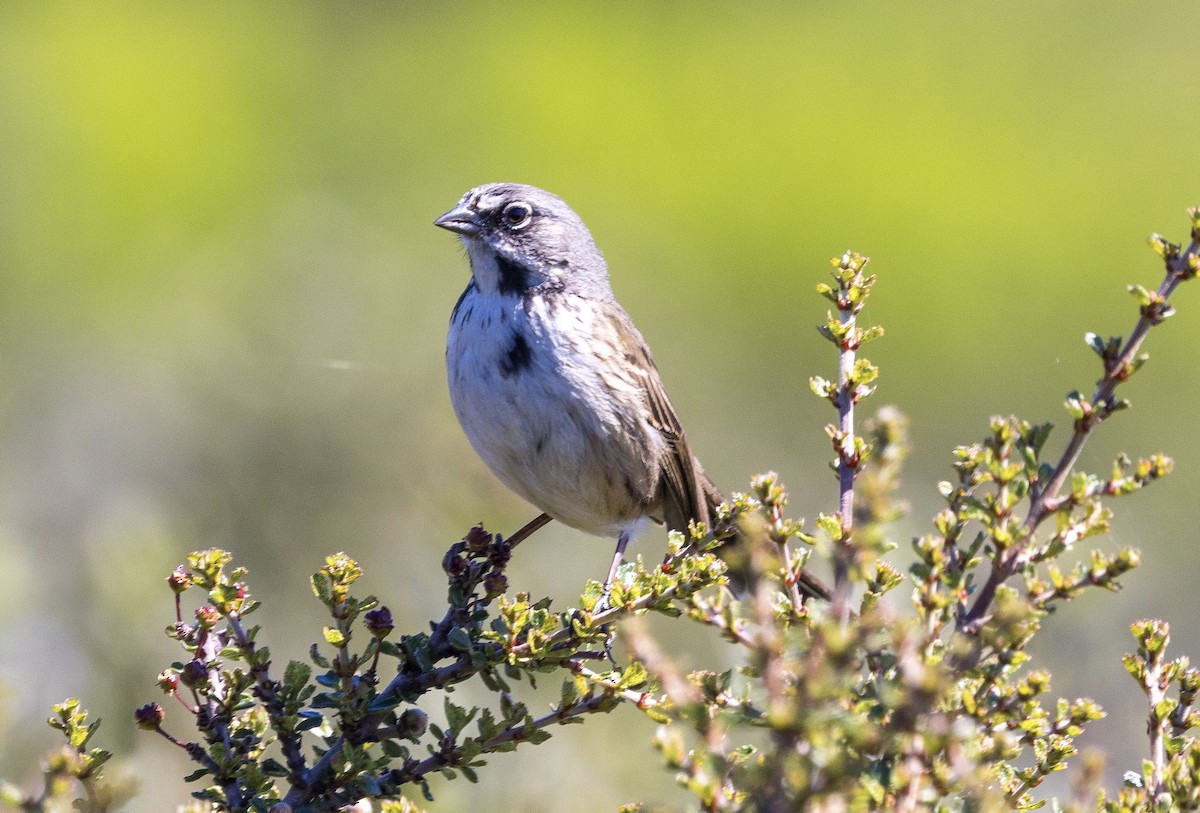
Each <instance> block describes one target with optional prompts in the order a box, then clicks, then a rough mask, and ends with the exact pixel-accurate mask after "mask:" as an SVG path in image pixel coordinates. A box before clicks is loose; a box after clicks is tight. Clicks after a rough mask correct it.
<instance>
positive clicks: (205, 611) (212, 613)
mask: <svg viewBox="0 0 1200 813" xmlns="http://www.w3.org/2000/svg"><path fill="white" fill-rule="evenodd" d="M220 620H221V613H220V612H219V611H218V610H217V608H216V607H214V606H212V605H211V604H205V605H204V606H203V607H197V608H196V621H197V622H199V624H200V627H201V628H202V629H212V628H213V627H215V626H216V625H217V622H218V621H220Z"/></svg>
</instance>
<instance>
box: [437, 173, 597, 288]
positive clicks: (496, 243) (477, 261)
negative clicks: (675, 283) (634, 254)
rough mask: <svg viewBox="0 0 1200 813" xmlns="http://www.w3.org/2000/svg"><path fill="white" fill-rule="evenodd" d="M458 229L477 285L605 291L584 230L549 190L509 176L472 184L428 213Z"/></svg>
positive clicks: (445, 225) (592, 243) (591, 242)
mask: <svg viewBox="0 0 1200 813" xmlns="http://www.w3.org/2000/svg"><path fill="white" fill-rule="evenodd" d="M434 225H437V226H441V227H442V228H443V229H448V230H449V231H452V232H454V233H456V234H458V235H459V236H460V237H461V238H462V241H463V245H465V246H466V248H467V254H468V256H469V257H470V258H471V272H472V274H474V276H475V284H476V285H477V286H478V287H479V290H480V291H481V292H483V293H492V292H499V293H503V294H515V295H518V296H520V295H523V294H525V293H526V292H527V291H530V290H532V289H540V290H557V291H566V292H568V293H573V294H577V295H579V296H587V297H592V298H611V297H612V289H611V288H610V287H609V284H608V266H607V265H606V264H605V262H604V256H603V255H602V254H601V253H600V249H598V248H596V243H595V241H594V240H592V235H591V232H589V231H588V229H587V226H585V225H584V224H583V221H582V220H580V218H579V215H577V214H575V210H573V209H572V208H571V207H570V206H568V205H567V204H566V202H564V201H563V200H562V198H560V197H558V196H557V195H552V194H550V193H549V192H547V191H545V190H543V189H538V188H537V187H535V186H526V185H525V184H516V183H490V184H484V185H483V186H477V187H475V188H474V189H472V190H471V191H470V192H468V193H467V194H465V195H463V196H462V199H461V200H459V202H458V205H457V206H455V207H454V208H453V209H451V210H450V211H449V212H446V214H444V215H442V216H441V217H439V218H438V219H437V220H435V221H434Z"/></svg>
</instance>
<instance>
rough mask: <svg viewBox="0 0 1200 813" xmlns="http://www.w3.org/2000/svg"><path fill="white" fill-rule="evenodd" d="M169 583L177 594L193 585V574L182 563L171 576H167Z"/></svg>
mask: <svg viewBox="0 0 1200 813" xmlns="http://www.w3.org/2000/svg"><path fill="white" fill-rule="evenodd" d="M167 584H168V585H170V587H171V589H172V590H174V591H175V594H176V595H179V594H180V593H182V592H183V591H184V590H186V589H188V588H189V587H191V586H192V574H190V573H188V572H187V570H186V569H185V568H184V566H183V565H180V566H179V567H177V568H175V570H174V572H172V573H171V575H170V576H167Z"/></svg>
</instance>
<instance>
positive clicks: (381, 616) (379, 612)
mask: <svg viewBox="0 0 1200 813" xmlns="http://www.w3.org/2000/svg"><path fill="white" fill-rule="evenodd" d="M363 620H364V621H365V622H366V625H367V631H368V632H370V633H371V634H372V635H374V636H375V637H376V638H378V639H380V640H383V639H384V638H386V637H388V636H389V635H391V633H392V629H393V627H394V626H395V625H394V624H393V623H392V611H391V610H389V609H388V608H387V607H379V608H378V609H375V610H371V611H370V612H368V613H367V614H366V615H364V616H363Z"/></svg>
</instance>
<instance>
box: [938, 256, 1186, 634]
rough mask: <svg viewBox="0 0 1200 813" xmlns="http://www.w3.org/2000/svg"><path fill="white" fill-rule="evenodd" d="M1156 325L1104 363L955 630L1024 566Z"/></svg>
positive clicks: (978, 618)
mask: <svg viewBox="0 0 1200 813" xmlns="http://www.w3.org/2000/svg"><path fill="white" fill-rule="evenodd" d="M1198 249H1200V240H1196V239H1194V240H1192V242H1191V244H1190V245H1188V247H1187V250H1186V251H1183V252H1181V253H1180V255H1179V256H1178V257H1177V258H1176V259H1175V261H1174V262H1172V263H1171V264H1170V266H1169V267H1168V269H1167V273H1166V276H1165V277H1164V278H1163V281H1162V283H1161V284H1160V285H1159V286H1158V291H1157V296H1158V297H1159V299H1160V300H1161V301H1163V302H1166V300H1167V299H1169V298H1170V296H1171V294H1173V293H1174V292H1175V289H1176V288H1177V287H1178V286H1179V284H1180V283H1181V282H1183V281H1184V280H1185V279H1187V277H1188V274H1187V271H1188V258H1189V257H1190V256H1192V255H1194V254H1196V252H1197V250H1198ZM1161 321H1162V320H1161V317H1158V318H1156V317H1155V316H1154V315H1153V314H1151V313H1142V315H1141V317H1140V318H1139V319H1138V322H1137V324H1136V325H1134V328H1133V331H1132V332H1131V333H1130V334H1129V337H1128V338H1127V339H1126V340H1125V344H1124V345H1123V346H1122V348H1121V352H1120V354H1118V356H1117V358H1116V359H1115V360H1114V361H1113V362H1112V363H1109V364H1106V365H1105V370H1104V376H1103V377H1102V378H1101V379H1100V381H1099V383H1098V386H1097V387H1096V391H1095V393H1094V394H1093V395H1092V400H1091V406H1092V412H1091V413H1090V414H1088V415H1086V416H1084V417H1083V418H1081V419H1079V420H1077V421H1076V422H1075V429H1074V432H1072V434H1071V438H1070V440H1068V441H1067V445H1066V448H1065V449H1063V453H1062V456H1061V457H1060V458H1059V460H1058V463H1057V464H1056V465H1055V467H1054V471H1053V473H1052V474H1051V475H1050V479H1049V480H1047V481H1046V483H1045V485H1043V486H1041V487H1040V488H1038V489H1037V492H1036V496H1035V497H1034V498H1033V500H1031V502H1030V505H1029V514H1028V515H1027V516H1026V518H1025V522H1024V531H1025V533H1024V540H1025V541H1024V542H1023V543H1021V544H1016V545H1013V546H1012V547H1010V548H1007V549H1005V550H1004V551H1003V552H1002V553H1001V554H1000V555H999V556H997V557H996V561H995V562H994V563H993V565H992V570H991V573H989V574H988V578H987V581H986V582H984V585H983V587H982V588H980V590H979V595H978V597H977V598H976V599H975V603H974V604H973V605H972V606H971V609H970V610H969V611H968V612H967V613H966V614H965V615H963V616H962V617H961V618H960V619H959V622H958V628H959V629H960V630H963V631H966V632H972V631H974V630H977V629H978V628H979V625H980V624H981V623H982V622H983V619H984V618H985V617H986V616H987V614H988V612H989V611H990V609H991V605H992V601H993V600H994V599H995V597H996V590H997V589H998V588H999V587H1000V585H1001V584H1002V583H1004V582H1005V581H1006V580H1007V579H1008V578H1009V577H1010V576H1012V575H1013V574H1014V573H1016V572H1017V570H1018V569H1019V568H1020V566H1021V564H1022V563H1023V561H1024V555H1025V552H1026V549H1027V547H1028V543H1029V541H1030V540H1032V539H1033V534H1034V532H1035V531H1036V530H1037V529H1038V526H1040V525H1041V523H1042V521H1043V520H1045V519H1046V518H1047V517H1048V516H1050V515H1051V514H1053V513H1054V512H1055V511H1056V510H1057V509H1058V508H1059V507H1061V505H1062V501H1061V500H1060V499H1059V496H1058V493H1059V491H1061V490H1062V488H1063V486H1064V485H1065V484H1066V482H1067V479H1068V478H1069V477H1070V476H1071V472H1072V470H1073V469H1074V467H1075V464H1076V463H1077V462H1078V460H1079V455H1080V453H1081V452H1082V451H1083V447H1084V444H1086V443H1087V440H1088V438H1089V437H1090V436H1091V434H1092V432H1093V431H1094V430H1095V428H1096V427H1097V426H1099V425H1100V424H1101V423H1103V422H1104V419H1105V418H1107V417H1108V416H1109V415H1111V414H1112V412H1113V411H1114V410H1115V405H1116V402H1115V400H1114V395H1115V393H1116V390H1117V387H1118V386H1119V385H1120V384H1121V382H1123V381H1124V380H1125V379H1126V378H1128V376H1129V372H1130V370H1131V369H1132V368H1133V364H1134V361H1135V360H1136V359H1137V355H1138V351H1139V350H1141V347H1142V342H1143V341H1145V339H1146V335H1147V333H1149V331H1150V328H1152V327H1154V326H1155V325H1156V324H1158V323H1159V322H1161Z"/></svg>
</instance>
